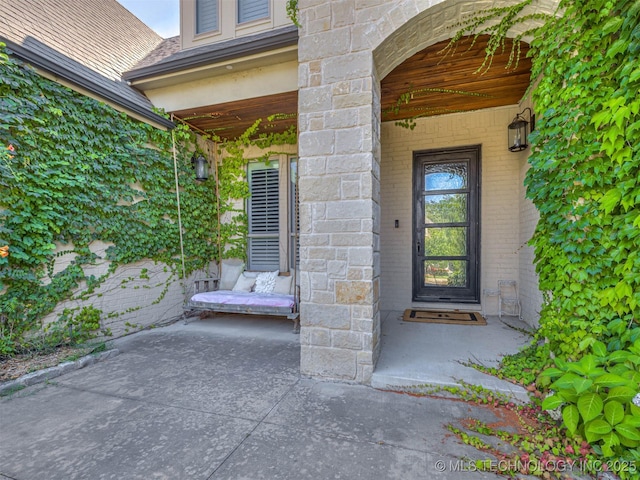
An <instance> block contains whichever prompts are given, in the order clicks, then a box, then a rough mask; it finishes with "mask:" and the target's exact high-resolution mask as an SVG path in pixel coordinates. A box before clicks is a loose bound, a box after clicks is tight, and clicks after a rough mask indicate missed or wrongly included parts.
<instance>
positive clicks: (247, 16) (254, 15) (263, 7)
mask: <svg viewBox="0 0 640 480" xmlns="http://www.w3.org/2000/svg"><path fill="white" fill-rule="evenodd" d="M268 16H269V0H238V23H245V22H250V21H252V20H258V19H260V18H265V17H268Z"/></svg>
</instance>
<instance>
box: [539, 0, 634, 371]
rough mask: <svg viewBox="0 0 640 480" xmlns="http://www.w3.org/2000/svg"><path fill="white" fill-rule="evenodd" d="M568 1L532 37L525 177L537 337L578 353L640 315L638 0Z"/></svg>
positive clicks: (565, 353)
mask: <svg viewBox="0 0 640 480" xmlns="http://www.w3.org/2000/svg"><path fill="white" fill-rule="evenodd" d="M560 7H561V9H562V10H563V16H562V17H557V18H553V19H551V20H550V21H549V22H547V23H546V24H545V25H544V27H542V28H541V29H540V31H539V32H538V33H537V34H536V36H535V39H534V41H533V42H532V48H533V54H534V57H533V72H532V76H533V78H539V83H538V84H537V86H536V88H535V89H534V92H533V100H534V103H535V105H536V107H535V108H536V110H537V111H538V112H540V115H539V119H538V122H537V124H536V131H535V132H533V134H532V135H531V141H532V144H533V151H532V154H531V156H530V158H529V161H530V163H531V168H530V169H529V171H528V173H527V178H526V185H527V196H528V197H529V198H530V199H531V200H532V201H533V202H534V204H535V205H536V207H537V209H538V211H539V212H540V221H539V222H538V226H537V229H536V232H535V235H534V237H533V239H532V242H531V244H532V245H533V247H534V248H535V254H536V269H537V272H538V274H539V277H540V288H541V290H542V291H544V292H546V295H545V304H544V306H543V310H542V312H541V320H540V325H541V328H540V332H539V336H540V337H541V338H547V339H548V340H549V342H550V343H551V347H552V350H553V351H554V352H555V353H556V354H557V355H559V356H561V357H563V358H577V357H579V356H580V355H581V351H583V350H584V348H585V345H583V344H581V340H582V339H583V338H584V337H585V336H593V337H594V338H600V337H603V336H606V335H607V332H606V329H605V328H604V325H606V324H607V323H608V322H609V321H611V320H613V319H616V318H620V319H622V320H624V321H625V322H632V323H635V322H637V320H638V318H639V314H640V228H639V227H640V162H639V161H638V159H639V158H640V140H639V139H640V136H639V135H638V133H639V131H640V97H638V90H639V87H640V67H639V66H638V65H640V59H639V58H638V57H639V55H640V27H639V17H640V2H638V1H631V0H618V1H604V0H590V1H586V2H585V1H580V2H577V1H569V0H565V1H563V2H562V3H561V5H560Z"/></svg>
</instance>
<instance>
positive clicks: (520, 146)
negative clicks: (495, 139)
mask: <svg viewBox="0 0 640 480" xmlns="http://www.w3.org/2000/svg"><path fill="white" fill-rule="evenodd" d="M527 110H529V121H528V122H527V121H526V120H525V119H524V117H523V116H522V114H523V113H524V112H526V111H527ZM535 124H536V116H535V115H534V114H533V112H532V111H531V109H530V108H529V107H527V108H525V109H524V110H523V111H521V112H520V113H518V114H517V115H516V117H515V118H514V119H513V122H511V123H510V124H509V129H508V135H509V150H510V151H512V152H520V151H521V150H524V149H525V148H527V147H528V146H529V143H528V141H527V134H528V133H530V132H533V129H534V128H535ZM529 125H530V128H529ZM527 130H528V131H527Z"/></svg>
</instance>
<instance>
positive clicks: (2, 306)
mask: <svg viewBox="0 0 640 480" xmlns="http://www.w3.org/2000/svg"><path fill="white" fill-rule="evenodd" d="M0 70H1V71H2V75H1V76H0V173H1V177H0V185H1V186H2V192H3V193H2V197H1V198H0V222H1V223H0V245H3V250H2V255H1V256H0V356H2V355H8V354H12V353H14V352H16V351H19V350H21V349H24V348H27V347H28V346H29V345H28V344H29V342H30V341H31V340H32V339H33V338H34V335H33V332H35V331H38V330H39V329H40V327H41V326H42V325H41V320H42V319H43V318H44V317H45V316H46V315H48V314H49V313H51V312H52V311H53V309H54V308H55V307H56V305H58V304H60V303H61V302H63V301H65V300H68V299H71V298H73V299H78V300H82V301H84V302H85V303H88V305H85V306H84V307H82V308H80V307H74V308H65V309H64V310H63V312H62V314H60V316H59V318H58V321H57V322H56V324H54V325H49V326H47V327H46V328H45V329H44V330H43V331H44V333H45V334H47V338H48V340H49V341H55V342H63V341H73V340H82V339H87V338H91V337H92V336H94V335H95V334H94V333H93V332H94V331H95V330H96V329H97V328H98V326H99V325H100V321H99V320H100V317H101V316H102V319H103V320H104V319H105V317H106V319H110V318H115V317H118V316H120V315H122V314H124V313H130V312H132V311H136V310H139V309H141V308H143V305H139V306H136V307H131V308H128V309H127V310H126V311H124V312H117V311H115V312H111V313H109V314H108V315H105V314H103V312H100V311H99V310H98V309H96V308H94V307H92V306H91V305H90V302H91V299H92V298H93V296H94V295H98V296H101V295H102V294H103V293H96V292H97V291H98V287H100V285H102V284H103V283H104V282H105V280H107V279H108V278H109V277H110V276H111V275H113V274H114V272H116V269H117V268H118V267H120V266H123V265H127V264H133V263H135V262H138V261H141V260H145V259H151V260H154V261H156V262H161V263H162V264H166V267H165V270H167V272H168V274H169V276H168V279H167V280H166V282H165V284H159V285H156V287H161V290H162V291H161V292H160V293H159V296H158V298H150V299H149V303H150V304H155V303H158V302H159V301H160V300H161V299H162V297H164V295H165V294H166V293H167V290H168V288H169V285H168V284H169V283H170V282H171V281H173V280H175V279H176V278H178V277H180V276H181V273H182V272H181V271H180V270H181V263H182V255H181V251H180V244H179V225H178V209H177V202H176V192H175V177H174V158H173V147H174V142H175V146H176V161H177V169H178V183H179V188H180V202H181V210H182V215H181V220H182V234H183V239H184V261H185V269H186V273H187V274H189V273H190V272H192V271H194V270H198V269H202V268H206V267H207V266H208V264H209V263H210V262H211V261H212V260H216V259H220V258H229V257H235V258H244V257H245V256H246V233H247V218H246V214H245V211H244V208H242V207H243V206H242V201H243V200H244V199H246V198H247V197H248V195H249V190H248V185H247V183H246V163H247V159H246V158H245V150H246V148H247V147H249V146H257V147H259V148H260V149H262V151H261V153H260V155H261V156H262V157H263V158H264V159H265V160H266V159H268V158H269V157H271V156H272V155H274V154H276V153H277V152H276V151H274V150H272V149H271V147H273V146H275V145H284V144H295V143H296V132H295V127H292V128H291V129H289V130H288V131H287V132H285V133H281V134H276V133H264V132H261V131H260V125H261V120H256V122H255V123H254V124H253V125H252V126H251V127H250V128H249V129H248V130H247V131H246V132H245V133H244V134H243V135H241V136H240V137H239V138H237V139H235V140H225V141H222V139H220V138H219V137H217V136H215V135H213V134H212V135H204V137H205V141H203V140H202V139H200V140H199V141H198V140H197V139H196V137H195V135H194V134H193V133H192V132H191V131H190V130H189V128H188V126H186V125H179V126H177V127H176V128H175V129H173V131H172V132H170V131H163V130H159V129H157V128H154V127H152V126H150V125H148V124H145V123H142V122H138V121H136V120H133V119H131V118H129V117H128V116H126V115H125V114H123V113H120V112H117V111H116V110H114V109H112V108H111V107H109V106H107V105H105V104H103V103H100V102H98V101H96V100H93V99H91V98H88V97H85V96H83V95H80V94H78V93H76V92H73V91H72V90H70V89H68V88H66V87H64V86H61V85H60V84H58V83H55V82H52V81H50V80H47V79H45V78H43V77H41V76H40V75H38V74H37V73H36V72H35V71H34V70H32V69H31V68H30V67H28V66H26V65H24V64H22V63H21V62H20V61H18V60H17V59H15V58H13V57H11V56H9V55H7V53H6V52H5V51H4V48H0ZM267 120H270V119H267ZM206 140H210V141H209V142H207V141H206ZM212 145H215V147H214V148H218V150H217V152H211V151H208V152H206V151H205V150H207V149H209V150H210V147H211V146H212ZM194 149H195V150H198V151H201V152H202V153H205V154H208V156H209V158H210V159H211V161H214V160H213V159H214V158H216V157H217V158H220V159H221V160H220V161H219V162H218V169H217V170H218V182H217V183H218V186H219V189H218V191H216V188H214V186H213V184H212V183H211V181H209V182H206V183H198V182H196V181H195V180H194V176H193V170H192V166H191V162H190V158H191V155H192V152H193V151H194ZM214 154H217V155H214ZM219 215H220V216H224V217H225V219H224V221H223V222H222V223H221V225H220V230H219V231H218V228H217V219H218V216H219ZM218 235H219V238H218ZM96 241H100V242H104V243H105V244H107V245H110V246H109V247H108V248H107V250H106V254H105V256H106V258H105V260H108V261H109V262H110V264H109V268H108V271H107V273H105V274H104V275H102V276H100V277H98V278H96V277H94V276H93V275H91V274H90V273H89V272H90V269H91V267H92V266H93V265H95V264H96V262H99V261H101V260H103V259H100V258H98V255H97V254H96V253H95V252H94V250H95V249H94V250H92V248H91V247H92V244H93V242H96ZM5 246H6V247H5ZM219 249H220V250H221V251H219ZM69 255H71V256H72V258H73V260H72V261H71V262H70V263H69V265H68V266H67V267H66V268H64V269H63V270H62V271H59V272H56V269H54V265H55V262H56V259H59V258H60V257H62V256H69ZM140 278H146V279H147V280H150V279H149V275H148V273H147V272H146V270H145V269H143V270H142V272H141V273H140ZM133 280H135V278H133V277H131V278H126V279H124V280H123V281H122V285H121V286H120V287H121V288H139V287H131V286H130V282H132V281H133ZM129 326H131V325H128V327H127V328H129ZM132 328H133V327H132ZM40 333H42V331H41V332H40ZM103 333H104V332H103Z"/></svg>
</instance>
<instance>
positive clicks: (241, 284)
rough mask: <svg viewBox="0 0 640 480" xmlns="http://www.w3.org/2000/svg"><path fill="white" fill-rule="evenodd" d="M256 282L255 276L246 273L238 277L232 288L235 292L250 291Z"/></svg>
mask: <svg viewBox="0 0 640 480" xmlns="http://www.w3.org/2000/svg"><path fill="white" fill-rule="evenodd" d="M255 283H256V279H255V278H251V277H247V276H246V275H245V274H244V273H243V274H242V275H240V276H239V277H238V281H237V282H236V284H235V285H234V286H233V288H232V289H231V290H232V291H234V292H250V291H251V289H252V288H253V285H254V284H255Z"/></svg>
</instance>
